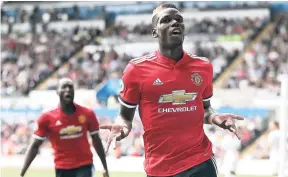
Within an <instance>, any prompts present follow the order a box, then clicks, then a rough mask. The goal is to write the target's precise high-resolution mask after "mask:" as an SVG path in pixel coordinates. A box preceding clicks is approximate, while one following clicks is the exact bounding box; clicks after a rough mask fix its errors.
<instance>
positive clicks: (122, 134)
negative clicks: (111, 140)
mask: <svg viewBox="0 0 288 177" xmlns="http://www.w3.org/2000/svg"><path fill="white" fill-rule="evenodd" d="M120 133H121V134H120V135H118V136H117V137H116V141H120V140H122V139H124V138H125V137H126V136H125V133H124V130H123V129H122V130H121V132H120Z"/></svg>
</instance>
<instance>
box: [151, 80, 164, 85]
mask: <svg viewBox="0 0 288 177" xmlns="http://www.w3.org/2000/svg"><path fill="white" fill-rule="evenodd" d="M162 84H163V82H162V81H161V80H160V79H159V78H157V79H156V80H155V81H154V82H153V85H162Z"/></svg>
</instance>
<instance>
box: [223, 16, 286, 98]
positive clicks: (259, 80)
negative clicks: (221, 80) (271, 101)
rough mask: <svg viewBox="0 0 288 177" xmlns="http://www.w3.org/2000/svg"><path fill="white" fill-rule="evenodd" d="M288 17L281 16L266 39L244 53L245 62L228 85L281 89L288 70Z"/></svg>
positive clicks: (272, 90) (274, 90)
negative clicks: (281, 83) (282, 79)
mask: <svg viewBox="0 0 288 177" xmlns="http://www.w3.org/2000/svg"><path fill="white" fill-rule="evenodd" d="M287 48H288V19H287V17H286V18H285V17H282V18H281V19H280V20H279V21H278V23H276V24H275V25H274V29H272V30H271V31H270V32H269V33H267V34H266V36H265V37H264V39H263V40H262V41H261V42H259V43H256V44H254V45H253V47H252V48H251V49H250V50H249V51H247V52H246V53H245V54H244V61H243V63H242V65H241V66H240V67H239V68H238V70H236V71H235V72H234V73H233V76H232V77H231V78H230V79H229V80H228V81H227V84H226V87H227V88H235V87H236V88H238V87H240V88H241V87H247V86H252V87H256V88H266V89H269V90H271V92H278V93H279V92H280V81H281V78H283V77H285V76H284V74H285V73H288V59H287V58H288V50H287Z"/></svg>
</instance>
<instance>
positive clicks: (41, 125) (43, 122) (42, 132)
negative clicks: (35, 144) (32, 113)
mask: <svg viewBox="0 0 288 177" xmlns="http://www.w3.org/2000/svg"><path fill="white" fill-rule="evenodd" d="M47 136H48V122H47V115H46V114H42V115H41V116H40V117H39V118H38V119H37V122H36V128H35V131H34V134H33V137H34V138H36V139H40V140H44V139H45V138H46V137H47Z"/></svg>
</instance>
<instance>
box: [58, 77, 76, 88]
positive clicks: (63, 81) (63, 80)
mask: <svg viewBox="0 0 288 177" xmlns="http://www.w3.org/2000/svg"><path fill="white" fill-rule="evenodd" d="M63 83H72V85H73V81H72V79H70V78H68V77H64V78H62V79H60V80H59V82H58V87H59V86H60V85H63Z"/></svg>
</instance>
